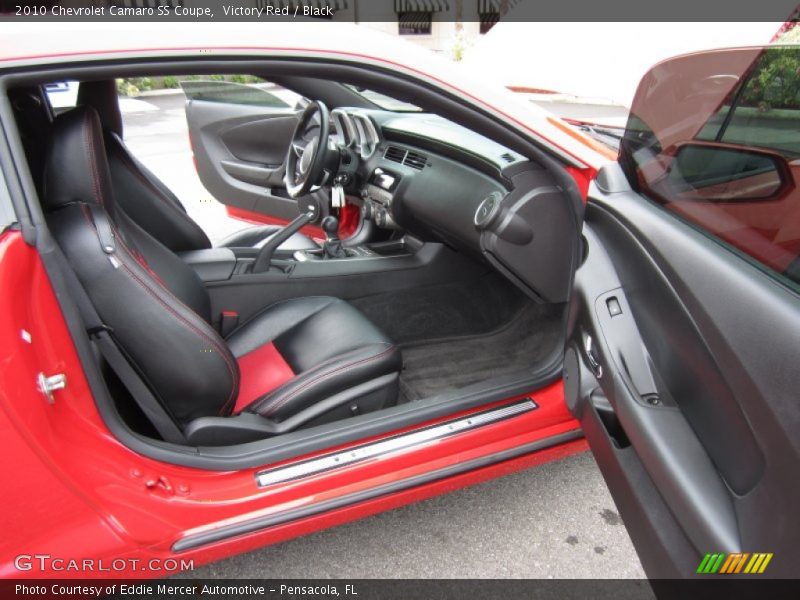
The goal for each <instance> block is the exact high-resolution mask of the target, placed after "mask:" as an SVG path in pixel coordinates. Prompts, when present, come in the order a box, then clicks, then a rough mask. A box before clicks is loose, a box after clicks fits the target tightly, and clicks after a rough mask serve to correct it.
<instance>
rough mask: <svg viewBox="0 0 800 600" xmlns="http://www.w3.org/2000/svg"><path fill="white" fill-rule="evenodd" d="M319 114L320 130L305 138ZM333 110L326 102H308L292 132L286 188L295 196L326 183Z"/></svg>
mask: <svg viewBox="0 0 800 600" xmlns="http://www.w3.org/2000/svg"><path fill="white" fill-rule="evenodd" d="M316 114H319V134H318V135H316V136H314V138H313V139H311V140H310V141H308V142H306V140H305V137H304V134H305V133H306V130H307V129H308V128H309V125H311V123H312V119H313V118H314V115H316ZM329 131H330V113H329V112H328V108H327V107H326V106H325V104H324V103H322V102H320V101H314V102H311V103H309V105H308V106H306V109H305V110H304V111H303V114H302V115H300V120H299V121H298V122H297V126H296V127H295V129H294V133H293V134H292V142H291V144H289V152H288V154H287V156H286V175H285V176H284V182H285V183H286V190H287V191H288V192H289V195H290V196H291V197H292V198H298V197H300V196H304V195H306V194H308V193H309V192H310V191H311V190H312V189H313V188H314V186H319V185H322V184H323V183H324V181H323V176H324V173H325V167H326V166H327V164H328V163H329V162H330V161H331V151H330V149H329V148H328V133H329Z"/></svg>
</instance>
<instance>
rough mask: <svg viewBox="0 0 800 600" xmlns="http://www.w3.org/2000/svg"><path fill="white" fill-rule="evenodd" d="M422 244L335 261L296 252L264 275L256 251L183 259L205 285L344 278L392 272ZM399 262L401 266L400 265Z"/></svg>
mask: <svg viewBox="0 0 800 600" xmlns="http://www.w3.org/2000/svg"><path fill="white" fill-rule="evenodd" d="M422 247H423V243H422V242H420V241H419V240H417V239H416V238H413V237H411V236H404V237H403V238H401V239H399V240H392V241H388V242H377V243H372V244H359V245H357V246H345V247H343V248H342V255H341V256H339V257H336V258H331V257H328V256H325V254H324V249H323V248H321V247H317V248H315V249H309V250H296V251H295V252H294V254H293V255H291V256H289V255H283V254H282V255H281V256H279V257H274V258H273V259H272V261H271V262H270V268H269V270H267V271H264V272H262V273H254V272H253V264H254V263H255V260H256V256H257V251H254V249H253V248H211V249H208V250H192V251H189V252H181V253H180V254H179V256H180V257H181V259H182V260H183V261H184V262H185V263H186V264H188V265H189V266H190V267H192V268H193V269H194V271H195V272H196V273H197V275H198V276H199V277H200V279H201V281H203V282H204V283H213V282H222V281H231V280H234V279H235V280H237V281H239V282H240V283H246V282H247V281H248V278H249V279H251V280H252V281H263V280H264V279H270V278H275V277H279V276H280V275H281V274H283V275H284V276H289V277H291V278H293V279H296V278H302V277H320V276H323V277H324V276H342V275H353V274H359V273H368V272H376V271H378V270H383V269H386V270H393V269H396V268H401V267H402V266H403V263H405V262H406V261H405V260H403V259H408V258H410V257H412V256H414V255H415V254H416V253H417V252H419V251H420V250H421V249H422ZM398 260H399V261H400V262H398Z"/></svg>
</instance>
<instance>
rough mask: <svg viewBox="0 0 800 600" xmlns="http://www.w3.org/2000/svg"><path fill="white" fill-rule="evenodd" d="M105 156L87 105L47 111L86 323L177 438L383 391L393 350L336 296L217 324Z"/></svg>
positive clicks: (56, 196) (253, 434) (238, 428)
mask: <svg viewBox="0 0 800 600" xmlns="http://www.w3.org/2000/svg"><path fill="white" fill-rule="evenodd" d="M105 155H106V154H105V149H104V147H103V132H102V130H101V126H100V121H99V119H98V116H97V112H96V111H95V110H94V109H93V108H91V107H87V106H82V107H78V108H75V109H73V110H71V111H69V112H66V113H64V114H61V115H59V116H58V117H56V119H55V121H54V123H53V130H52V139H51V142H50V146H49V148H48V152H47V156H46V159H45V168H44V188H43V202H42V204H43V208H44V209H45V213H46V219H47V224H48V227H49V229H50V231H51V232H52V234H53V236H54V237H55V239H56V240H57V242H58V244H59V246H60V248H61V249H62V251H63V253H64V255H65V257H66V260H67V262H68V264H69V267H70V268H71V269H72V271H74V273H75V275H76V276H77V280H78V281H77V283H79V284H80V286H81V287H82V288H83V289H84V290H85V292H86V296H88V302H90V303H91V305H92V306H93V307H94V310H95V311H96V313H97V315H98V318H99V319H100V320H101V321H102V326H100V327H97V326H94V328H93V330H92V331H93V332H94V333H95V334H97V331H102V332H110V335H111V337H112V341H113V343H114V344H115V345H116V347H117V348H119V350H121V353H122V355H123V356H124V357H125V360H126V361H127V363H128V364H129V365H130V366H131V367H133V369H134V370H135V372H136V373H137V374H138V376H139V379H141V382H143V383H144V384H145V385H146V386H147V387H148V388H149V389H150V391H151V392H152V395H153V396H154V397H155V398H156V400H157V401H158V405H160V406H161V408H162V409H163V410H162V412H165V413H166V415H168V418H169V419H171V420H172V422H174V424H175V425H177V426H178V427H179V429H180V432H182V434H183V435H184V436H185V438H186V443H189V444H192V445H216V444H231V443H241V442H245V441H250V440H253V439H260V438H263V437H266V436H267V435H273V434H277V433H283V432H286V431H291V430H294V429H297V428H299V427H306V426H309V425H315V424H319V423H324V422H328V421H333V420H337V419H341V418H344V417H348V416H352V415H357V414H361V413H365V412H369V411H373V410H378V409H380V408H383V407H385V406H390V405H392V404H395V403H396V401H397V390H398V382H399V373H400V369H401V366H402V361H401V357H400V351H399V349H398V348H397V346H396V345H395V344H394V343H392V341H391V340H390V339H389V338H388V337H387V336H386V335H385V334H383V333H382V332H381V331H380V330H379V329H378V328H377V327H376V326H375V325H373V324H372V323H371V322H370V321H368V320H367V319H366V317H364V316H363V315H362V314H361V313H360V312H358V311H357V310H356V309H355V308H353V307H352V306H350V305H349V304H347V303H346V302H344V301H343V300H340V299H337V298H329V297H306V298H295V299H290V300H285V301H283V302H279V303H277V304H275V305H272V306H270V307H268V308H266V309H265V310H263V311H262V312H261V313H259V314H257V315H256V316H255V317H253V318H251V319H250V320H249V321H247V322H246V323H244V324H243V325H241V326H240V327H239V328H238V329H236V330H234V331H233V332H232V333H231V334H230V335H228V336H227V338H223V337H222V336H220V334H219V333H218V332H217V330H216V329H214V327H212V325H211V306H210V304H211V303H210V299H209V296H208V292H207V291H206V289H205V287H204V286H203V284H202V282H201V281H200V279H199V277H198V276H197V274H196V273H195V272H194V271H193V270H192V269H191V268H190V267H189V266H188V265H187V264H186V263H184V262H183V261H182V260H181V259H180V258H179V257H178V256H177V255H176V254H174V253H173V252H172V251H170V250H169V249H168V248H166V247H165V246H164V245H162V244H161V243H159V242H158V241H157V240H155V239H154V238H153V237H152V236H151V235H150V234H149V233H147V232H146V231H145V230H144V229H143V228H141V227H139V226H138V225H137V224H136V223H135V222H133V221H132V220H131V219H130V218H129V217H128V216H127V215H126V213H125V211H124V210H122V209H121V207H120V206H117V204H116V200H115V193H114V192H115V190H114V189H113V188H112V182H111V176H110V173H109V169H108V164H107V161H106V160H105ZM103 335H105V334H103ZM104 339H105V338H104ZM116 372H117V374H118V375H119V371H116ZM116 397H117V402H118V403H120V402H122V403H123V404H121V405H120V406H125V407H126V408H127V407H129V406H135V405H133V403H132V402H131V401H130V400H129V402H131V404H130V405H126V404H124V402H125V396H121V395H117V396H116ZM133 399H134V400H136V398H135V397H134V398H133ZM137 402H138V401H137ZM140 406H141V404H140ZM151 422H153V423H154V424H155V422H154V421H153V420H152V419H151Z"/></svg>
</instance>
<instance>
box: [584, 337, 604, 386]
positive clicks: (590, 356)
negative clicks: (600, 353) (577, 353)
mask: <svg viewBox="0 0 800 600" xmlns="http://www.w3.org/2000/svg"><path fill="white" fill-rule="evenodd" d="M583 351H584V353H585V354H586V362H588V363H589V368H590V369H591V370H592V373H594V376H595V377H596V378H597V379H601V378H602V377H603V365H601V364H600V361H599V360H597V356H596V355H595V353H594V340H592V336H591V335H589V334H588V333H585V334H584V336H583Z"/></svg>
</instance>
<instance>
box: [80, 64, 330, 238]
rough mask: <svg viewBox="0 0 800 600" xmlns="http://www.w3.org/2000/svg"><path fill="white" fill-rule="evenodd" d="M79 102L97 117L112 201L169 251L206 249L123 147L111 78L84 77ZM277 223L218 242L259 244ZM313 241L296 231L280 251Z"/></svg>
mask: <svg viewBox="0 0 800 600" xmlns="http://www.w3.org/2000/svg"><path fill="white" fill-rule="evenodd" d="M77 104H78V106H91V107H93V108H94V109H95V110H96V111H97V113H98V115H99V116H100V123H101V124H102V126H103V132H104V138H105V147H106V152H107V158H108V163H109V168H110V170H111V181H112V185H113V188H114V192H115V195H116V201H117V203H118V204H119V205H120V206H121V207H122V209H123V210H124V211H125V212H126V213H127V214H128V216H129V217H130V218H131V219H133V221H134V222H136V224H137V225H139V227H141V228H142V229H144V230H145V231H146V232H147V233H149V234H150V235H152V236H153V237H154V238H156V239H157V240H158V241H159V242H161V243H162V244H164V245H165V246H166V247H167V248H169V249H170V250H172V251H173V252H187V251H191V250H206V249H208V248H211V241H210V240H209V239H208V236H207V235H206V234H205V232H204V231H203V230H202V229H201V228H200V226H199V225H198V224H197V223H195V222H194V220H193V219H192V218H191V217H190V216H189V215H188V214H187V212H186V209H185V208H184V206H183V204H181V201H180V200H179V199H178V197H177V196H175V194H173V193H172V191H171V190H170V189H169V188H168V187H167V186H166V185H164V183H163V182H162V181H161V180H159V179H158V178H157V177H156V176H155V175H154V174H153V173H152V172H151V171H150V170H149V169H147V167H145V166H144V165H143V164H142V163H141V162H139V161H138V160H137V159H136V157H135V156H134V155H133V154H132V153H131V152H130V150H128V148H127V146H126V145H125V142H124V141H123V138H122V113H121V112H120V108H119V98H118V96H117V85H116V82H115V80H113V79H105V80H100V81H84V82H82V83H81V84H80V87H79V88H78V100H77ZM280 229H281V227H280V226H279V225H260V226H251V227H247V228H245V229H243V230H242V231H237V232H236V233H234V234H232V235H230V236H228V237H227V238H225V239H224V240H222V241H221V242H220V243H219V244H218V246H220V247H224V248H243V247H244V248H253V247H255V248H259V247H261V246H263V245H264V244H265V243H266V242H267V240H269V238H271V237H272V236H274V235H275V234H276V233H277V232H278V231H280ZM315 248H318V246H317V244H316V243H315V242H314V241H313V240H311V239H310V238H309V237H307V236H305V235H303V234H301V233H296V234H294V235H293V236H292V237H290V238H289V239H288V240H286V241H285V242H284V243H283V244H282V245H281V246H280V250H283V251H286V252H294V251H296V250H313V249H315Z"/></svg>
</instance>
